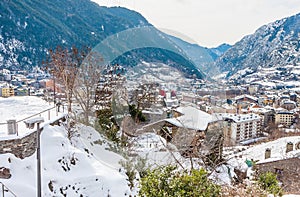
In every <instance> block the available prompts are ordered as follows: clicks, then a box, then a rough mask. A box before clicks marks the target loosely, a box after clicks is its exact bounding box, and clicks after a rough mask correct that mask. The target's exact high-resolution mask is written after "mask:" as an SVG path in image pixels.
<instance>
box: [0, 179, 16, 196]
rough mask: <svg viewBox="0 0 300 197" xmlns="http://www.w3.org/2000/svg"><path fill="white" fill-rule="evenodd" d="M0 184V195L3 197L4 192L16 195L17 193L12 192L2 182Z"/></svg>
mask: <svg viewBox="0 0 300 197" xmlns="http://www.w3.org/2000/svg"><path fill="white" fill-rule="evenodd" d="M0 185H1V187H0V188H1V194H2V197H5V193H8V194H10V196H11V195H12V196H14V197H17V195H16V194H15V193H13V192H12V191H11V190H10V189H9V188H8V187H6V186H5V185H4V183H2V182H0Z"/></svg>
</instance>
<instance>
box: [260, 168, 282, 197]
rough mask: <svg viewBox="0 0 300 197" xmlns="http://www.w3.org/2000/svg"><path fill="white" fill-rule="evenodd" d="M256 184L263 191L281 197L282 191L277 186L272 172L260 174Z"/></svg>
mask: <svg viewBox="0 0 300 197" xmlns="http://www.w3.org/2000/svg"><path fill="white" fill-rule="evenodd" d="M258 184H259V186H260V187H261V188H262V189H263V190H265V191H267V192H268V193H271V194H273V195H276V196H282V189H281V187H280V186H279V184H278V181H277V178H276V174H274V173H272V172H266V173H263V174H261V175H260V176H259V177H258Z"/></svg>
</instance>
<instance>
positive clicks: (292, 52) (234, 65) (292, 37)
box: [215, 14, 300, 76]
mask: <svg viewBox="0 0 300 197" xmlns="http://www.w3.org/2000/svg"><path fill="white" fill-rule="evenodd" d="M299 37H300V14H297V15H294V16H291V17H287V18H284V19H281V20H277V21H275V22H273V23H270V24H267V25H264V26H262V27H260V28H259V29H258V30H257V31H256V32H255V33H254V34H252V35H248V36H245V37H244V38H243V39H242V40H241V41H239V42H237V43H236V44H235V45H234V46H233V47H232V48H230V49H229V50H228V51H227V52H225V54H224V55H223V56H221V57H220V58H219V59H218V60H217V61H216V62H215V65H216V66H217V67H219V69H220V70H221V71H223V72H228V75H227V76H231V75H233V74H235V73H236V72H237V71H239V70H242V69H246V68H248V69H251V70H252V71H254V72H255V70H256V69H257V68H258V67H273V66H285V65H296V64H297V63H299V62H300V42H299Z"/></svg>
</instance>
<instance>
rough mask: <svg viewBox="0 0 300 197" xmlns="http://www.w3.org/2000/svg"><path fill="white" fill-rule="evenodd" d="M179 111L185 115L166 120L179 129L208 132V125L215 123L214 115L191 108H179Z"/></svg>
mask: <svg viewBox="0 0 300 197" xmlns="http://www.w3.org/2000/svg"><path fill="white" fill-rule="evenodd" d="M177 111H178V112H180V113H182V114H183V115H182V116H180V117H178V118H171V119H166V120H165V121H167V122H169V123H171V124H173V125H176V126H178V127H184V128H188V129H195V130H201V131H204V130H206V128H207V126H208V124H209V123H210V122H213V121H214V118H213V116H212V115H210V114H208V113H206V112H204V111H201V110H199V109H197V108H194V107H191V106H188V107H178V108H177Z"/></svg>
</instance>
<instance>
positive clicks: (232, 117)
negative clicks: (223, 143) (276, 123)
mask: <svg viewBox="0 0 300 197" xmlns="http://www.w3.org/2000/svg"><path fill="white" fill-rule="evenodd" d="M222 117H223V120H224V121H226V122H227V125H228V129H227V133H225V138H227V140H228V139H230V142H231V143H232V144H236V143H240V142H243V141H246V140H250V139H253V138H256V137H257V136H258V135H259V134H260V133H261V117H260V116H259V115H257V114H253V113H250V114H228V113H226V114H222Z"/></svg>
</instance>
